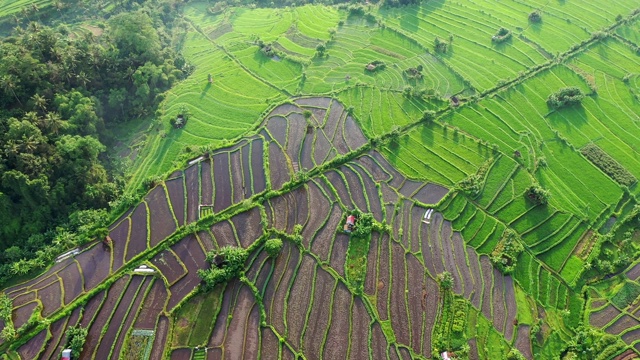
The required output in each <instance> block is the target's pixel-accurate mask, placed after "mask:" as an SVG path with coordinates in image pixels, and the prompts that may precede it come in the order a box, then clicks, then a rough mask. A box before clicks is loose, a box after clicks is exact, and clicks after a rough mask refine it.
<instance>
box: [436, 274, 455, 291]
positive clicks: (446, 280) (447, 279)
mask: <svg viewBox="0 0 640 360" xmlns="http://www.w3.org/2000/svg"><path fill="white" fill-rule="evenodd" d="M437 280H438V283H439V284H440V287H441V288H442V289H443V290H450V289H451V288H452V287H453V276H452V275H451V273H450V272H448V271H445V272H442V273H440V274H438V276H437Z"/></svg>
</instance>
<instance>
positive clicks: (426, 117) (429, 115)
mask: <svg viewBox="0 0 640 360" xmlns="http://www.w3.org/2000/svg"><path fill="white" fill-rule="evenodd" d="M435 118H436V112H435V111H433V110H425V111H424V112H423V113H422V118H421V119H420V120H421V121H424V122H429V121H433V120H435Z"/></svg>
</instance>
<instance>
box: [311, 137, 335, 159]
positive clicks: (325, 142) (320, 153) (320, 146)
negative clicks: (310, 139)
mask: <svg viewBox="0 0 640 360" xmlns="http://www.w3.org/2000/svg"><path fill="white" fill-rule="evenodd" d="M315 140H316V141H315V144H314V148H313V161H314V162H315V163H316V164H322V163H323V162H325V161H326V160H327V157H328V156H329V154H330V153H331V149H332V148H333V147H332V146H331V141H330V140H329V138H327V135H326V134H325V133H324V132H323V131H317V132H315ZM334 156H335V155H334Z"/></svg>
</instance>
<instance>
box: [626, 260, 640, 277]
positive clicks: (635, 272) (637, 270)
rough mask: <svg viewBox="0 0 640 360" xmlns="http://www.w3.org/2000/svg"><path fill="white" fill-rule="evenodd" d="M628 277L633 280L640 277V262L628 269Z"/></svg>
mask: <svg viewBox="0 0 640 360" xmlns="http://www.w3.org/2000/svg"><path fill="white" fill-rule="evenodd" d="M626 275H627V277H628V278H629V279H631V280H633V281H636V280H638V278H639V277H640V263H638V264H635V265H634V266H633V267H632V268H631V269H629V270H627V273H626Z"/></svg>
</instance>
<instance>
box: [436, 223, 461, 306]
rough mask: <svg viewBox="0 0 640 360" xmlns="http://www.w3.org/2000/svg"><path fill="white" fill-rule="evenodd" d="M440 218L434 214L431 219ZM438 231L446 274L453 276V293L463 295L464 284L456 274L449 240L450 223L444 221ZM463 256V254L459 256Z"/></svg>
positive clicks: (457, 273) (451, 245) (453, 255)
mask: <svg viewBox="0 0 640 360" xmlns="http://www.w3.org/2000/svg"><path fill="white" fill-rule="evenodd" d="M437 216H441V215H440V213H436V214H435V215H433V217H437ZM441 226H442V227H441V229H440V239H441V243H442V252H443V255H444V265H445V268H446V269H447V271H448V272H450V273H451V275H453V291H454V292H455V293H456V294H463V293H464V288H463V286H464V284H463V278H462V276H461V275H460V273H459V272H458V268H457V267H456V258H455V254H454V250H453V243H452V241H453V240H452V238H451V233H452V231H451V223H450V222H449V221H444V222H442V223H441ZM461 255H462V256H464V253H462V254H461Z"/></svg>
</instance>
